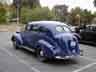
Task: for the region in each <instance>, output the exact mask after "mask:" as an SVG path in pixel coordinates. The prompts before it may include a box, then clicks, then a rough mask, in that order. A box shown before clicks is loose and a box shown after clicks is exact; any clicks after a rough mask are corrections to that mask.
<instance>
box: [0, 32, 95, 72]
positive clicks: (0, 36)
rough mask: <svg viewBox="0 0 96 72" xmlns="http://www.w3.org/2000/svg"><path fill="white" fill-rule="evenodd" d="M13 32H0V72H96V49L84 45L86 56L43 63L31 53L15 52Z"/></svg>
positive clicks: (81, 46) (24, 51)
mask: <svg viewBox="0 0 96 72" xmlns="http://www.w3.org/2000/svg"><path fill="white" fill-rule="evenodd" d="M11 35H12V33H11V32H0V72H90V71H91V72H95V70H96V62H95V61H96V47H92V46H88V45H82V44H80V48H82V49H83V50H84V54H85V55H84V56H83V57H80V58H77V59H73V60H53V61H48V62H47V63H42V62H39V61H38V60H37V58H36V57H35V56H34V55H33V54H32V53H31V52H29V51H26V50H24V49H20V50H15V49H14V48H13V46H12V44H11V42H10V37H11Z"/></svg>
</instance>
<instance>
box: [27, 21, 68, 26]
mask: <svg viewBox="0 0 96 72" xmlns="http://www.w3.org/2000/svg"><path fill="white" fill-rule="evenodd" d="M28 24H29V25H30V24H35V25H37V24H39V25H66V26H67V24H65V23H63V22H59V21H32V22H28Z"/></svg>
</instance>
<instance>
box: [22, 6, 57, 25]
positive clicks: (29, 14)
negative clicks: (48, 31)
mask: <svg viewBox="0 0 96 72" xmlns="http://www.w3.org/2000/svg"><path fill="white" fill-rule="evenodd" d="M55 18H56V17H55V13H54V12H53V11H50V10H49V9H48V7H44V8H40V7H37V8H34V9H28V8H22V9H21V21H22V23H26V22H28V21H39V20H54V19H55Z"/></svg>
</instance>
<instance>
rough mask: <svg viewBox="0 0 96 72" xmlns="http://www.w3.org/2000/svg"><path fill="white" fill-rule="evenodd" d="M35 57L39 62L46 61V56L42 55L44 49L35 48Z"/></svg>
mask: <svg viewBox="0 0 96 72" xmlns="http://www.w3.org/2000/svg"><path fill="white" fill-rule="evenodd" d="M37 58H38V60H39V61H41V62H46V61H47V58H46V57H45V56H44V51H43V50H42V49H40V50H37Z"/></svg>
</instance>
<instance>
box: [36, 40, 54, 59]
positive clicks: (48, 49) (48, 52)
mask: <svg viewBox="0 0 96 72" xmlns="http://www.w3.org/2000/svg"><path fill="white" fill-rule="evenodd" d="M38 45H39V46H40V47H41V49H42V50H43V51H44V54H45V56H47V57H50V58H51V57H53V56H54V53H53V48H54V46H53V45H51V44H50V43H49V42H47V41H45V40H39V41H38Z"/></svg>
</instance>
